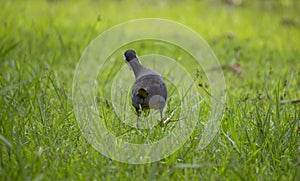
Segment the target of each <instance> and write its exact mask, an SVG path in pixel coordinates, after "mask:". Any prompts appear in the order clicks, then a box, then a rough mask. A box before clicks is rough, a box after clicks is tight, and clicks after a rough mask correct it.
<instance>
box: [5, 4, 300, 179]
mask: <svg viewBox="0 0 300 181" xmlns="http://www.w3.org/2000/svg"><path fill="white" fill-rule="evenodd" d="M299 4H300V3H299V2H298V1H296V0H273V1H271V0H266V1H259V0H253V1H251V0H212V1H205V0H203V1H201V0H199V1H192V0H190V1H178V0H175V1H171V0H169V1H158V0H157V1H129V0H127V1H126V0H125V1H123V0H115V1H97V0H86V1H79V2H77V1H64V0H61V1H58V0H57V1H55V0H48V1H30V0H29V1H17V0H15V1H1V2H0V7H1V11H0V106H1V109H0V121H1V123H0V152H1V153H0V180H146V179H149V180H152V179H157V180H168V179H170V180H188V179H190V180H299V179H300V156H299V155H300V154H299V152H300V141H299V140H300V139H299V138H300V134H299V132H300V131H299V130H300V123H299V122H300V116H299V113H300V108H299V104H297V103H296V104H293V103H289V101H290V100H295V99H299V98H300V90H299V87H300V78H299V77H300V72H299V70H300V64H299V62H300V46H299V42H300V16H299V12H300V5H299ZM137 18H166V19H170V20H173V21H177V22H179V23H182V24H184V25H186V26H188V27H190V28H191V29H193V30H194V31H196V32H197V33H199V35H201V36H202V37H203V38H204V39H205V40H206V41H207V42H208V44H209V45H210V47H211V48H212V50H213V51H214V52H215V54H216V56H217V57H218V59H219V61H220V64H221V65H222V67H223V70H224V75H225V79H226V84H227V105H226V112H225V116H224V119H223V122H222V125H221V129H220V131H219V135H218V136H217V137H216V138H215V139H214V141H213V142H212V143H211V144H210V145H209V146H208V147H207V148H205V149H204V150H199V148H197V146H196V145H197V143H198V142H199V138H198V137H197V134H198V133H193V134H192V135H191V139H190V140H189V141H188V142H187V143H186V144H185V145H184V146H183V147H182V148H181V149H179V150H178V151H177V152H176V153H174V154H173V155H171V156H170V157H168V158H165V159H163V160H161V161H159V162H155V163H151V164H145V165H130V164H126V163H119V162H116V161H113V160H111V159H109V158H106V157H104V156H102V155H101V154H100V153H98V152H97V151H96V150H95V149H93V148H92V147H91V145H89V143H88V142H87V141H86V140H85V139H84V137H83V136H82V134H81V131H80V129H79V127H78V125H77V122H76V119H75V116H74V114H73V109H72V100H71V95H72V90H71V88H72V79H73V73H74V71H75V68H76V64H77V62H78V60H79V58H80V56H81V54H82V53H83V51H84V49H85V48H86V47H87V46H88V44H89V43H90V42H91V41H92V40H93V39H94V38H96V37H97V36H98V35H99V34H100V33H101V32H103V31H105V30H106V29H108V28H110V27H112V26H114V25H117V24H119V23H122V22H124V21H128V20H134V19H137ZM139 51H143V48H142V47H140V49H139ZM174 52H176V51H174ZM113 56H115V57H116V58H119V57H118V55H113ZM178 58H180V54H179V55H178ZM120 59H122V58H120ZM122 63H123V62H122ZM198 83H199V84H201V83H202V82H198ZM283 101H287V102H288V103H287V104H284V103H282V102H283Z"/></svg>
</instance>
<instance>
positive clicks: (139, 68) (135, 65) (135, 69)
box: [129, 58, 144, 78]
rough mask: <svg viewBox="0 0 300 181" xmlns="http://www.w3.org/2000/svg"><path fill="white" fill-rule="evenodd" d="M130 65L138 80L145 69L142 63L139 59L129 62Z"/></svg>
mask: <svg viewBox="0 0 300 181" xmlns="http://www.w3.org/2000/svg"><path fill="white" fill-rule="evenodd" d="M129 65H130V67H131V68H132V70H133V72H134V76H135V78H137V77H138V76H139V74H140V73H141V71H142V69H143V68H144V67H143V66H142V64H141V63H140V61H139V60H138V59H137V58H135V59H133V60H131V61H130V62H129Z"/></svg>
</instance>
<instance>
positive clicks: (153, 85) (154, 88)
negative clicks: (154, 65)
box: [124, 50, 168, 128]
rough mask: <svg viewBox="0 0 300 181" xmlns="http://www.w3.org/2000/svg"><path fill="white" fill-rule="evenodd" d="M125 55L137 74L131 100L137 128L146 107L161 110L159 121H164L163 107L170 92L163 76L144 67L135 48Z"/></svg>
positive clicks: (135, 74)
mask: <svg viewBox="0 0 300 181" xmlns="http://www.w3.org/2000/svg"><path fill="white" fill-rule="evenodd" d="M124 57H125V61H126V63H127V64H129V66H130V67H131V68H132V70H133V72H134V76H135V82H134V86H133V89H132V96H131V101H132V105H133V107H134V108H135V110H136V113H137V121H136V126H137V128H138V120H139V116H140V114H141V112H142V111H143V110H146V109H155V110H159V111H160V120H159V121H160V122H162V115H163V109H164V107H165V105H166V100H167V94H168V91H167V86H166V84H165V82H164V80H163V78H162V77H161V76H160V75H159V74H158V73H156V72H155V71H154V70H151V69H149V68H146V67H143V65H142V64H141V63H140V61H139V59H138V58H137V56H136V53H135V51H134V50H127V51H126V52H125V53H124Z"/></svg>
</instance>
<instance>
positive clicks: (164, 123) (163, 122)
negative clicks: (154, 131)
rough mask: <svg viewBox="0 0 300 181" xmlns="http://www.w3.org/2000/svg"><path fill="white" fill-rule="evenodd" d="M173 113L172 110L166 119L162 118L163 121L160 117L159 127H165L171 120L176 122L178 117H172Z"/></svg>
mask: <svg viewBox="0 0 300 181" xmlns="http://www.w3.org/2000/svg"><path fill="white" fill-rule="evenodd" d="M174 114H175V111H173V112H172V113H171V114H170V116H169V117H168V118H167V119H166V120H164V121H163V120H162V119H160V120H159V122H160V126H161V127H166V126H167V124H169V123H171V122H176V121H178V120H179V119H172V118H173V116H174Z"/></svg>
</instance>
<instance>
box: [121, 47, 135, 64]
mask: <svg viewBox="0 0 300 181" xmlns="http://www.w3.org/2000/svg"><path fill="white" fill-rule="evenodd" d="M124 58H125V61H126V62H130V61H131V60H133V59H136V58H137V57H136V53H135V51H134V50H127V51H126V52H125V53H124Z"/></svg>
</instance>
